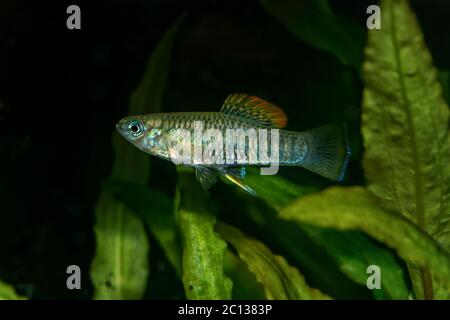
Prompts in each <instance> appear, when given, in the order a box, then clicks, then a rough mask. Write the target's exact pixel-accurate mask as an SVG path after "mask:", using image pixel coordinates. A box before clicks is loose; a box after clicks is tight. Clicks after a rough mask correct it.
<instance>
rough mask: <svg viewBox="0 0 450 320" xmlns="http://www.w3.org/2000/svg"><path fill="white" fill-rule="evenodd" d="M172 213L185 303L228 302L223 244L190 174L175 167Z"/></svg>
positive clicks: (229, 286) (229, 285)
mask: <svg viewBox="0 0 450 320" xmlns="http://www.w3.org/2000/svg"><path fill="white" fill-rule="evenodd" d="M178 169H179V170H178V184H177V200H176V203H177V205H176V212H177V214H178V223H179V226H180V230H181V234H182V236H183V285H184V289H185V292H186V296H187V298H188V299H231V291H232V282H231V280H230V279H229V278H227V277H226V276H225V274H224V253H225V249H226V247H227V244H226V242H225V241H223V240H222V239H220V238H219V237H218V236H217V235H216V233H215V232H214V225H215V223H216V217H215V216H214V215H212V214H211V213H210V210H209V208H208V196H207V193H206V192H205V191H203V190H202V188H201V187H200V184H199V183H198V182H197V181H196V180H195V177H194V175H193V173H192V171H191V170H189V169H186V168H183V167H178Z"/></svg>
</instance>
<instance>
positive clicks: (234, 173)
mask: <svg viewBox="0 0 450 320" xmlns="http://www.w3.org/2000/svg"><path fill="white" fill-rule="evenodd" d="M221 173H222V174H223V176H224V177H225V178H227V179H228V180H229V181H231V182H233V183H234V184H236V185H238V186H239V187H241V188H242V189H244V190H245V191H247V192H248V193H250V194H251V195H253V196H255V197H256V192H255V190H253V189H252V188H250V187H249V186H248V185H246V184H245V183H244V182H243V179H244V178H245V168H241V169H239V168H224V169H222V170H221Z"/></svg>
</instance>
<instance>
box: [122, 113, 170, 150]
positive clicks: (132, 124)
mask: <svg viewBox="0 0 450 320" xmlns="http://www.w3.org/2000/svg"><path fill="white" fill-rule="evenodd" d="M160 123H161V121H158V118H157V116H156V115H141V116H128V117H125V118H123V119H122V120H120V121H119V122H118V123H117V124H116V129H117V131H118V132H119V133H120V135H121V136H122V137H124V138H125V139H126V140H127V141H128V142H130V143H131V144H133V145H134V146H136V147H137V148H139V149H140V150H142V151H144V152H146V153H149V154H152V155H155V156H159V157H163V158H166V157H167V148H166V145H165V142H164V139H163V138H164V137H163V130H162V128H161V127H160V125H159V124H160Z"/></svg>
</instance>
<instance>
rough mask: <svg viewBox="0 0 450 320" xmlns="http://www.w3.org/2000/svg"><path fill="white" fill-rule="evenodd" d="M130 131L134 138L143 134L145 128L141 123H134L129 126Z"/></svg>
mask: <svg viewBox="0 0 450 320" xmlns="http://www.w3.org/2000/svg"><path fill="white" fill-rule="evenodd" d="M128 131H129V132H130V133H131V135H132V136H134V137H137V136H140V135H141V134H142V132H143V131H144V128H143V126H142V124H141V123H140V122H138V121H132V122H130V124H129V125H128Z"/></svg>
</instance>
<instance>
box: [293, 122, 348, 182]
mask: <svg viewBox="0 0 450 320" xmlns="http://www.w3.org/2000/svg"><path fill="white" fill-rule="evenodd" d="M303 134H304V137H305V139H306V140H307V142H308V153H307V155H306V158H305V159H304V160H303V161H302V162H301V163H300V164H299V165H300V166H302V167H304V168H306V169H308V170H310V171H312V172H315V173H317V174H320V175H321V176H324V177H326V178H328V179H331V180H336V181H341V180H342V179H343V178H344V173H345V169H346V167H347V162H348V159H349V157H350V154H351V152H350V146H349V144H348V139H347V130H346V128H345V126H340V125H325V126H321V127H318V128H315V129H312V130H309V131H307V132H304V133H303Z"/></svg>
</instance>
